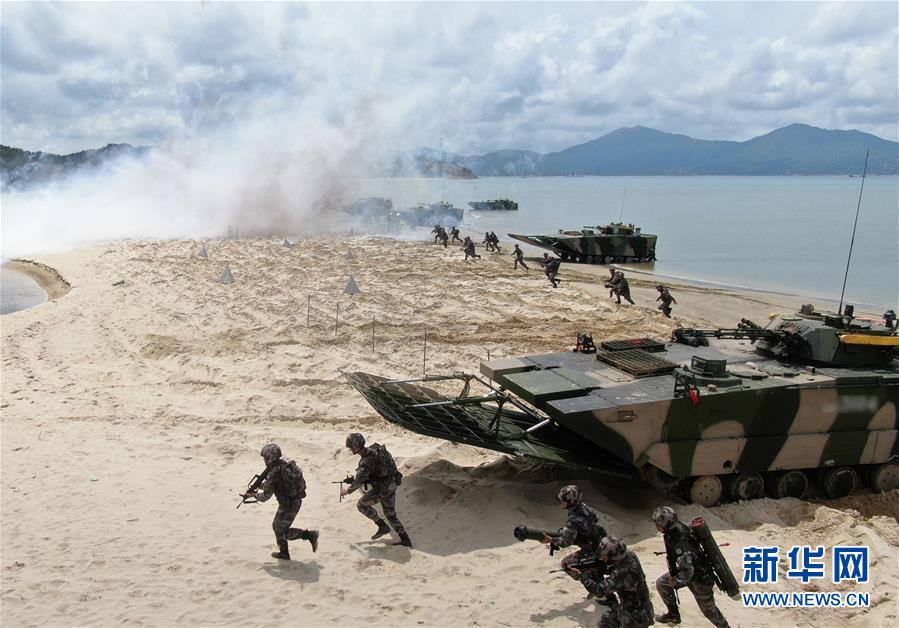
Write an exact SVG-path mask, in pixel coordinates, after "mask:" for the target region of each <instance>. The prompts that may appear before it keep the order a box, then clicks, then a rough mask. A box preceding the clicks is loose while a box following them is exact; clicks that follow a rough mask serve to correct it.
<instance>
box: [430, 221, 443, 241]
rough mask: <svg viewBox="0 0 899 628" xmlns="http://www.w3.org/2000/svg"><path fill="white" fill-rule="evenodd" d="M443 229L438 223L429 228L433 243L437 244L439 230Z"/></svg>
mask: <svg viewBox="0 0 899 628" xmlns="http://www.w3.org/2000/svg"><path fill="white" fill-rule="evenodd" d="M441 229H443V227H441V226H440V225H434V228H433V229H431V233H433V234H434V244H437V240H439V239H440V230H441Z"/></svg>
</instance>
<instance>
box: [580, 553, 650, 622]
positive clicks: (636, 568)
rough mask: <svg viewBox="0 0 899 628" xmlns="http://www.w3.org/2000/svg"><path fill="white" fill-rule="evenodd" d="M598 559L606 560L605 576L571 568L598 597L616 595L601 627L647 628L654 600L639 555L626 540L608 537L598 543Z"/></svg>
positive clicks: (603, 617)
mask: <svg viewBox="0 0 899 628" xmlns="http://www.w3.org/2000/svg"><path fill="white" fill-rule="evenodd" d="M599 559H600V560H601V561H603V562H604V563H606V565H607V566H606V575H605V577H604V578H602V579H600V580H594V579H593V574H592V573H591V572H590V571H587V572H585V573H583V574H581V573H580V572H579V570H578V569H575V568H572V569H571V571H572V572H577V573H578V575H579V576H580V580H581V584H583V585H584V588H585V589H587V590H588V591H589V592H590V593H592V594H593V595H594V596H595V597H596V598H598V599H602V598H606V599H608V598H610V597H612V594H614V596H615V598H614V599H616V601H617V604H616V603H612V604H611V605H610V606H609V611H608V612H607V613H605V614H604V615H603V616H602V617H600V618H599V622H597V626H599V628H647V626H651V625H652V624H653V623H654V622H653V609H652V600H651V599H650V598H649V587H647V586H646V575H645V574H644V573H643V566H642V565H641V564H640V559H639V558H637V555H636V554H634V553H633V552H631V551H629V550H628V549H627V545H625V544H624V541H622V540H620V539H617V538H615V537H612V536H609V537H606V538H604V539H603V540H602V541H600V542H599Z"/></svg>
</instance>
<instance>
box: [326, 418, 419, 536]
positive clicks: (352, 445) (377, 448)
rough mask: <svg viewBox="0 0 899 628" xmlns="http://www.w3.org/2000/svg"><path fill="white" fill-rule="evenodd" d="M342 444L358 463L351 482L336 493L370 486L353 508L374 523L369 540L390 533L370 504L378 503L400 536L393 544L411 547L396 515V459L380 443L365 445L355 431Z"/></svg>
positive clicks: (342, 494) (346, 493)
mask: <svg viewBox="0 0 899 628" xmlns="http://www.w3.org/2000/svg"><path fill="white" fill-rule="evenodd" d="M346 446H347V447H348V448H349V449H350V451H352V452H353V453H354V454H356V455H357V456H359V466H358V467H357V468H356V475H355V477H354V478H353V483H352V484H350V485H349V486H348V487H346V488H341V489H340V495H341V496H344V495H349V494H350V493H352V492H353V491H355V490H356V489H357V488H359V487H360V486H362V485H363V484H368V485H370V486H371V488H370V489H369V490H368V491H366V493H365V495H363V496H362V497H361V498H360V499H359V502H358V503H357V504H356V507H357V508H358V509H359V512H361V513H362V514H363V515H365V516H366V517H368V518H369V519H371V520H372V521H374V522H375V523H376V524H378V529H377V530H376V531H375V533H374V534H372V536H371V538H372V540H374V539H378V538H381V537H382V536H384V535H385V534H389V533H390V527H389V526H388V525H387V522H386V521H384V520H383V519H381V518H380V517H379V516H378V512H377V511H376V510H375V509H374V508H373V507H372V506H373V505H374V504H377V503H380V504H381V507H382V508H383V509H384V516H385V517H387V521H389V522H390V525H391V526H393V529H394V530H396V533H397V534H399V535H400V540H399V541H397V542H396V543H394V545H405V546H406V547H412V541H411V540H410V539H409V535H408V534H407V533H406V528H404V527H403V524H402V523H401V522H400V519H399V517H397V516H396V487H397V481H398V480H397V477H402V476H399V475H398V473H397V471H396V462H394V460H393V456H391V455H390V452H388V451H387V449H386V448H385V447H384V446H383V445H377V444H374V445H371V446H370V447H366V446H365V437H364V436H362V434H358V433H355V432H354V433H353V434H350V435H349V436H347V437H346Z"/></svg>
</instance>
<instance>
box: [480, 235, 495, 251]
mask: <svg viewBox="0 0 899 628" xmlns="http://www.w3.org/2000/svg"><path fill="white" fill-rule="evenodd" d="M481 244H483V245H484V248H485V249H487V250H488V251H492V250H493V238H491V237H490V232H489V231H485V232H484V241H483V242H481Z"/></svg>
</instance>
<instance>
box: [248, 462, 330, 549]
mask: <svg viewBox="0 0 899 628" xmlns="http://www.w3.org/2000/svg"><path fill="white" fill-rule="evenodd" d="M291 464H293V465H295V464H296V462H294V461H293V460H284V459H283V458H279V459H278V460H275V461H274V462H273V463H272V468H271V470H270V471H269V472H268V476H267V477H266V479H265V482H263V483H262V487H261V490H260V492H259V493H257V494H256V499H258V500H259V501H261V502H264V501H268V500H269V499H270V498H271V496H272V495H274V496H275V497H276V498H277V500H278V511H277V512H276V513H275V518H274V519H273V520H272V530H274V532H275V541H276V542H277V543H278V550H280V552H281V553H282V554H284V556H285V557H289V556H290V554H289V552H288V549H287V546H288V544H287V542H288V541H296V540H297V539H302V540H304V541H309V542H310V543H312V547H313V551H315V550H316V549H317V548H318V532H317V531H316V530H304V529H303V528H291V527H290V526H291V524H293V521H294V519H296V517H297V514H298V513H299V512H300V507H301V506H302V505H303V497H305V494H301V495H295V494H294V489H293V487H291V486H290V485H289V483H288V482H287V481H285V478H284V470H285V468H286V467H287V465H291Z"/></svg>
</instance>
